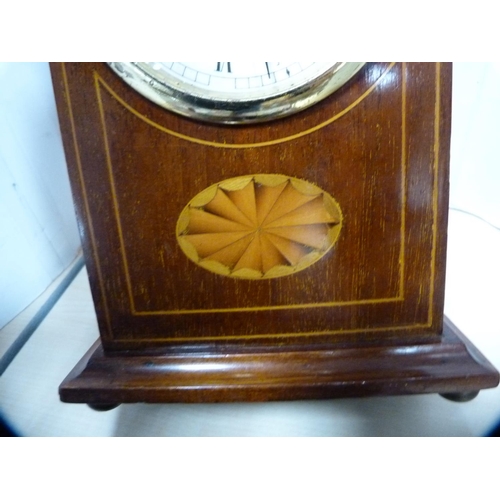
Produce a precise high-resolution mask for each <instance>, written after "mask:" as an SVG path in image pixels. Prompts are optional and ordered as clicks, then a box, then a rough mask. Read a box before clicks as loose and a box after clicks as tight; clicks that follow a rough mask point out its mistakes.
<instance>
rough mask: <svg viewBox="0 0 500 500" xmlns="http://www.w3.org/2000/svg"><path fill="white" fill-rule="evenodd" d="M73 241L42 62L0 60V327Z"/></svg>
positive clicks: (63, 261)
mask: <svg viewBox="0 0 500 500" xmlns="http://www.w3.org/2000/svg"><path fill="white" fill-rule="evenodd" d="M79 247H80V239H79V236H78V231H77V226H76V222H75V216H74V210H73V203H72V200H71V193H70V189H69V182H68V175H67V172H66V162H65V159H64V153H63V149H62V143H61V137H60V132H59V123H58V120H57V114H56V109H55V102H54V95H53V91H52V81H51V78H50V73H49V67H48V64H46V63H0V328H2V327H3V326H4V325H5V324H6V323H8V322H9V321H10V320H11V319H12V318H13V317H14V316H16V315H17V314H18V313H19V312H20V311H22V310H23V309H24V308H25V307H26V306H27V305H28V304H30V303H31V302H32V301H33V300H34V299H35V298H36V297H37V296H38V295H39V294H40V293H42V292H43V291H44V290H45V289H46V288H47V286H49V285H50V283H51V282H52V281H53V280H54V279H55V278H56V277H57V276H58V275H59V274H60V273H61V272H62V271H63V270H64V269H65V268H66V267H67V266H68V265H69V264H70V263H71V261H73V259H74V258H75V256H76V254H77V253H78V250H79Z"/></svg>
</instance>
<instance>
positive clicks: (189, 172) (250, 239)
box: [52, 62, 498, 408]
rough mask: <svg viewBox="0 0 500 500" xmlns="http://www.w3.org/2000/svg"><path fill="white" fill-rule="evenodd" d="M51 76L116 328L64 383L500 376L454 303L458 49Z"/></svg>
mask: <svg viewBox="0 0 500 500" xmlns="http://www.w3.org/2000/svg"><path fill="white" fill-rule="evenodd" d="M52 74H53V81H54V88H55V93H56V100H57V105H58V111H59V117H60V122H61V129H62V133H63V140H64V146H65V151H66V157H67V162H68V168H69V173H70V180H71V184H72V189H73V195H74V199H75V205H76V209H77V216H78V219H79V222H80V228H81V235H82V242H83V248H84V253H85V258H86V263H87V269H88V273H89V279H90V285H91V290H92V295H93V300H94V303H95V308H96V313H97V319H98V324H99V330H100V340H99V341H97V342H96V344H95V345H94V346H93V347H92V349H91V350H90V351H89V353H88V354H87V355H86V356H85V357H84V358H83V359H82V361H81V362H80V363H79V364H78V365H77V366H76V367H75V369H74V370H73V371H72V373H71V374H70V375H68V377H67V378H66V380H65V381H64V382H63V383H62V385H61V387H60V396H61V399H62V400H63V401H66V402H76V403H87V404H89V405H91V406H93V407H95V408H107V407H111V406H113V405H116V404H120V403H130V402H150V403H161V402H215V401H266V400H290V399H321V398H334V397H347V396H365V395H379V394H380V395H381V394H385V395H392V394H416V393H428V392H436V393H441V394H443V395H447V396H449V397H451V398H455V399H459V400H460V399H461V400H466V399H468V398H470V397H472V396H473V395H474V394H476V393H477V391H479V390H480V389H483V388H487V387H493V386H495V385H496V384H498V373H497V372H496V370H495V369H494V368H493V367H492V366H491V365H490V364H489V363H488V361H487V360H486V359H485V358H484V357H483V356H482V355H481V354H480V353H479V352H478V351H477V350H476V349H475V348H474V347H473V346H472V345H471V344H470V342H469V341H468V340H467V339H466V338H465V337H464V336H463V335H462V334H461V333H460V332H459V331H458V330H457V328H456V327H454V326H453V325H452V324H451V323H450V322H449V321H448V320H447V319H446V318H445V317H444V315H443V303H444V277H445V251H446V248H445V246H446V228H447V210H448V162H449V141H450V113H451V111H450V107H451V65H450V64H441V63H344V62H326V63H314V62H263V63H238V62H208V63H197V62H146V63H107V64H105V63H85V64H77V63H64V64H53V65H52Z"/></svg>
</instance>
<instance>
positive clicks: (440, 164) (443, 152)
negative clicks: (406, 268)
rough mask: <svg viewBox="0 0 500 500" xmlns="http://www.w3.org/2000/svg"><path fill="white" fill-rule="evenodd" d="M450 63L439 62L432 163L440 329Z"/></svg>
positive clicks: (438, 325)
mask: <svg viewBox="0 0 500 500" xmlns="http://www.w3.org/2000/svg"><path fill="white" fill-rule="evenodd" d="M452 66H453V65H452V63H441V64H440V65H439V72H440V75H439V77H440V79H441V85H440V86H439V88H440V93H439V95H438V96H437V97H436V99H437V100H438V106H439V111H440V113H439V123H438V124H436V126H437V127H438V131H437V133H438V134H439V149H438V150H436V151H435V155H437V160H436V166H435V168H438V173H439V175H437V176H436V177H437V178H436V184H437V186H436V188H435V189H436V201H435V203H436V205H437V221H436V226H437V227H436V229H435V231H436V259H435V270H434V273H435V284H434V292H433V304H432V307H433V310H434V312H435V314H434V322H433V325H432V327H433V329H434V331H437V332H443V328H444V325H443V323H444V295H445V282H446V249H447V242H448V210H449V193H450V144H451V113H452V100H451V99H452Z"/></svg>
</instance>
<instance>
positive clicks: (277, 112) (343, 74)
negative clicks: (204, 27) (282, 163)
mask: <svg viewBox="0 0 500 500" xmlns="http://www.w3.org/2000/svg"><path fill="white" fill-rule="evenodd" d="M363 64H364V63H343V62H144V63H109V65H110V66H111V68H112V69H113V70H114V71H115V72H116V73H117V74H118V75H119V76H121V77H122V78H123V79H124V80H125V81H126V82H127V83H128V84H130V85H131V86H132V87H133V88H135V89H136V90H137V91H138V92H140V93H141V94H142V95H144V96H145V97H147V98H148V99H150V100H152V101H154V102H155V103H157V104H159V105H160V106H163V107H164V108H167V109H169V110H171V111H174V112H177V113H179V114H181V115H184V116H188V117H191V118H198V119H201V120H205V121H212V122H219V123H229V124H238V123H240V124H241V123H249V122H256V121H267V120H271V119H275V118H279V117H282V116H286V115H289V114H292V113H296V112H298V111H301V110H302V109H305V108H307V107H309V106H311V105H312V104H314V103H316V102H318V101H319V100H321V99H323V98H324V97H326V96H328V95H330V94H331V93H332V92H333V91H335V90H336V89H337V88H339V87H340V86H341V85H343V84H344V83H345V82H346V81H347V80H349V79H350V78H351V77H352V76H353V75H354V74H355V73H356V72H357V71H358V70H359V69H360V68H361V67H362V66H363Z"/></svg>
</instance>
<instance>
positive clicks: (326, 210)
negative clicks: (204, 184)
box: [177, 174, 342, 279]
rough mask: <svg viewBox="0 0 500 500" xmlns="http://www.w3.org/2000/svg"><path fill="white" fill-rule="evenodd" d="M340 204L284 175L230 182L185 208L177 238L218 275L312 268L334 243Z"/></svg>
mask: <svg viewBox="0 0 500 500" xmlns="http://www.w3.org/2000/svg"><path fill="white" fill-rule="evenodd" d="M341 223H342V214H341V211H340V208H339V206H338V204H337V202H336V201H335V200H334V199H333V198H332V197H331V196H330V195H328V194H327V193H325V192H324V191H322V190H321V189H319V188H318V187H317V186H315V185H313V184H311V183H308V182H306V181H302V180H299V179H293V178H289V177H286V176H283V175H270V174H267V175H255V176H245V177H238V178H235V179H229V180H227V181H224V182H221V183H219V184H217V185H216V186H215V188H214V186H210V187H209V188H208V189H206V190H205V191H203V192H201V193H200V194H199V195H197V196H196V197H195V198H194V199H193V200H191V202H190V203H189V204H188V206H187V207H186V208H185V209H184V210H183V212H182V213H181V216H180V217H179V222H178V224H177V237H178V241H179V244H180V246H181V248H182V249H183V250H184V252H185V253H186V255H187V256H188V257H189V258H190V259H191V260H193V261H194V262H196V263H197V264H198V265H201V266H202V267H204V268H205V269H208V270H210V271H212V272H215V273H217V274H223V275H226V276H232V277H237V278H246V279H258V278H273V277H278V276H285V275H287V274H292V273H295V272H297V271H300V270H302V269H304V268H305V267H308V266H310V265H311V264H313V263H314V262H316V261H317V260H318V259H320V258H321V257H323V256H324V255H325V254H326V253H327V252H328V251H329V250H330V249H331V248H332V246H333V245H334V243H335V241H336V239H337V237H338V234H339V232H340V227H341Z"/></svg>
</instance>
